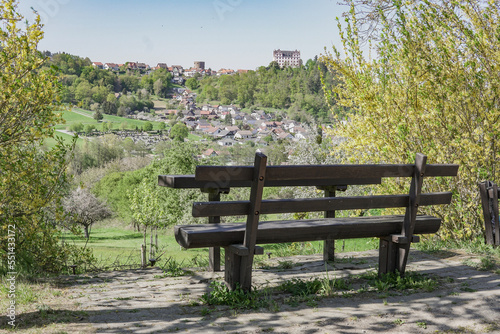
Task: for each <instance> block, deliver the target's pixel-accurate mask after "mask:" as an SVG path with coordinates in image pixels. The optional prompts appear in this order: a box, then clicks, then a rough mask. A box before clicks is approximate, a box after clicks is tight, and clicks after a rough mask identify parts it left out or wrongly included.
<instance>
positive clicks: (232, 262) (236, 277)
mask: <svg viewBox="0 0 500 334" xmlns="http://www.w3.org/2000/svg"><path fill="white" fill-rule="evenodd" d="M224 250H225V252H224V253H225V257H224V259H225V273H224V279H225V281H226V285H227V287H228V288H229V290H231V291H233V290H234V289H236V283H241V280H240V273H241V256H239V255H238V254H236V253H235V252H233V251H231V249H230V247H226V248H224Z"/></svg>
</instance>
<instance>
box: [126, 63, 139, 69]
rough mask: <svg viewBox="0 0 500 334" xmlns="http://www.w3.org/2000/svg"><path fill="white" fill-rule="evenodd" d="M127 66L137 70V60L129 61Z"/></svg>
mask: <svg viewBox="0 0 500 334" xmlns="http://www.w3.org/2000/svg"><path fill="white" fill-rule="evenodd" d="M127 68H128V69H130V70H137V68H138V67H137V63H136V62H133V61H129V62H128V63H127Z"/></svg>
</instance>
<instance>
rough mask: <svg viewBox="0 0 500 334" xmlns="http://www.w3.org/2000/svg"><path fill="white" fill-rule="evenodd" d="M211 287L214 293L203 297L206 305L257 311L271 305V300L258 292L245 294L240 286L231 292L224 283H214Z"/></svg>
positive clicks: (202, 299)
mask: <svg viewBox="0 0 500 334" xmlns="http://www.w3.org/2000/svg"><path fill="white" fill-rule="evenodd" d="M210 287H211V288H212V291H211V292H210V293H205V294H203V295H202V296H201V301H202V302H203V303H204V304H206V305H228V306H230V307H231V308H236V309H257V308H260V307H267V306H268V305H269V300H268V299H267V298H263V296H262V293H260V292H258V291H252V292H245V291H243V289H241V287H239V286H236V289H234V290H232V291H231V290H229V288H228V287H227V286H226V284H225V283H224V282H212V283H211V284H210Z"/></svg>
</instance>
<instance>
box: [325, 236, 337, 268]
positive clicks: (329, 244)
mask: <svg viewBox="0 0 500 334" xmlns="http://www.w3.org/2000/svg"><path fill="white" fill-rule="evenodd" d="M334 260H335V239H326V240H325V241H324V243H323V261H325V262H330V261H334Z"/></svg>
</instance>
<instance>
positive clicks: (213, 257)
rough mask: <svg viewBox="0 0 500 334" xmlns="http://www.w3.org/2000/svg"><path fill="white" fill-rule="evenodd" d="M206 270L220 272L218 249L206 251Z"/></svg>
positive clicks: (211, 248) (212, 248)
mask: <svg viewBox="0 0 500 334" xmlns="http://www.w3.org/2000/svg"><path fill="white" fill-rule="evenodd" d="M208 270H209V271H211V272H216V271H220V247H210V248H209V249H208Z"/></svg>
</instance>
